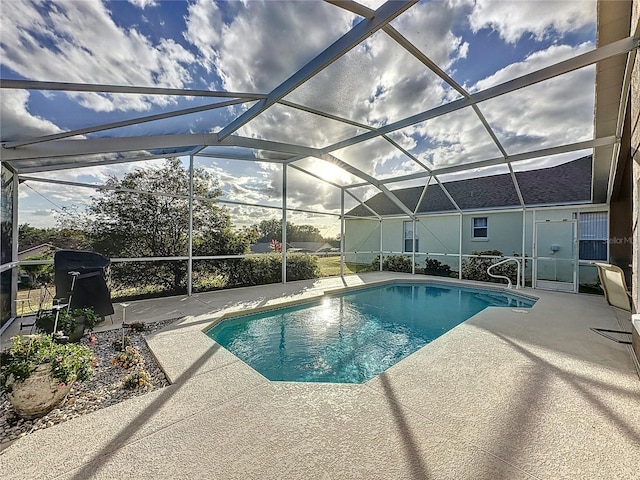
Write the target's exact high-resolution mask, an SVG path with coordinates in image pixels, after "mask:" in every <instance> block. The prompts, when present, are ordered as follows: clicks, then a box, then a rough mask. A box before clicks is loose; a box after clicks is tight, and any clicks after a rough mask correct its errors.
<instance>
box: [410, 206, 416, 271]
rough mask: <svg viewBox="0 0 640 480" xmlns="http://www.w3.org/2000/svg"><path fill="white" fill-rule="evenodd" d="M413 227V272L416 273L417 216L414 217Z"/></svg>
mask: <svg viewBox="0 0 640 480" xmlns="http://www.w3.org/2000/svg"><path fill="white" fill-rule="evenodd" d="M412 225H413V226H412V228H411V274H412V275H415V274H416V217H413V221H412Z"/></svg>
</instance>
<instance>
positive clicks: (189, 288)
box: [187, 155, 193, 296]
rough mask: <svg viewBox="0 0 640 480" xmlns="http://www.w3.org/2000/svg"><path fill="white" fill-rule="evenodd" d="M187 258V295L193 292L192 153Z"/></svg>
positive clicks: (190, 160)
mask: <svg viewBox="0 0 640 480" xmlns="http://www.w3.org/2000/svg"><path fill="white" fill-rule="evenodd" d="M188 256H189V260H187V295H188V296H191V294H192V293H193V155H190V156H189V246H188Z"/></svg>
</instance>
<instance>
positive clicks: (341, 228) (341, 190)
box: [340, 188, 345, 277]
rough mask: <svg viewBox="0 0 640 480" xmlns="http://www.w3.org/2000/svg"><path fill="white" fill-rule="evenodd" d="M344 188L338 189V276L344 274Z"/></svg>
mask: <svg viewBox="0 0 640 480" xmlns="http://www.w3.org/2000/svg"><path fill="white" fill-rule="evenodd" d="M344 226H345V225H344V188H341V189H340V276H341V277H342V276H343V275H344Z"/></svg>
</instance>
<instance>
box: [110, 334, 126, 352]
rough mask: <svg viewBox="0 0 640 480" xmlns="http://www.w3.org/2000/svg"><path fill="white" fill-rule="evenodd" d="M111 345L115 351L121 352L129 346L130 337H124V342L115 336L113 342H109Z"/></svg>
mask: <svg viewBox="0 0 640 480" xmlns="http://www.w3.org/2000/svg"><path fill="white" fill-rule="evenodd" d="M111 346H112V347H113V349H114V350H115V351H116V352H122V351H123V350H124V349H126V348H127V347H130V346H131V338H129V337H124V343H123V341H122V339H120V338H116V339H115V340H114V341H113V342H111Z"/></svg>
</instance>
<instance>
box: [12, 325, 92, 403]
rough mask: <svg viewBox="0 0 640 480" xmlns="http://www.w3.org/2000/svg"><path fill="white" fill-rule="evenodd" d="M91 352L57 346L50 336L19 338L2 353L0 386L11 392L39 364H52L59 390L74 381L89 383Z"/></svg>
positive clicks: (71, 346) (14, 339) (67, 346)
mask: <svg viewBox="0 0 640 480" xmlns="http://www.w3.org/2000/svg"><path fill="white" fill-rule="evenodd" d="M93 359H94V358H93V352H92V351H91V349H90V348H88V347H86V346H83V345H79V344H75V343H67V344H64V345H62V344H59V343H56V342H55V341H54V340H53V339H52V338H51V337H50V336H49V335H41V334H40V335H18V336H16V337H14V338H13V341H12V344H11V347H10V348H9V350H8V351H7V352H4V353H3V354H2V367H0V372H1V373H0V387H1V388H2V390H3V391H4V392H6V393H11V391H12V390H13V386H14V385H15V384H16V383H18V382H23V381H25V380H26V379H27V378H29V377H30V376H31V374H32V373H33V372H34V371H35V370H36V368H38V367H39V366H40V365H43V364H49V365H51V377H52V378H54V379H56V380H57V381H58V382H59V384H60V386H61V387H64V386H66V385H68V384H70V383H73V382H74V381H78V382H83V381H85V380H88V379H89V378H90V377H91V375H92V374H93V371H92V370H91V364H92V362H93Z"/></svg>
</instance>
